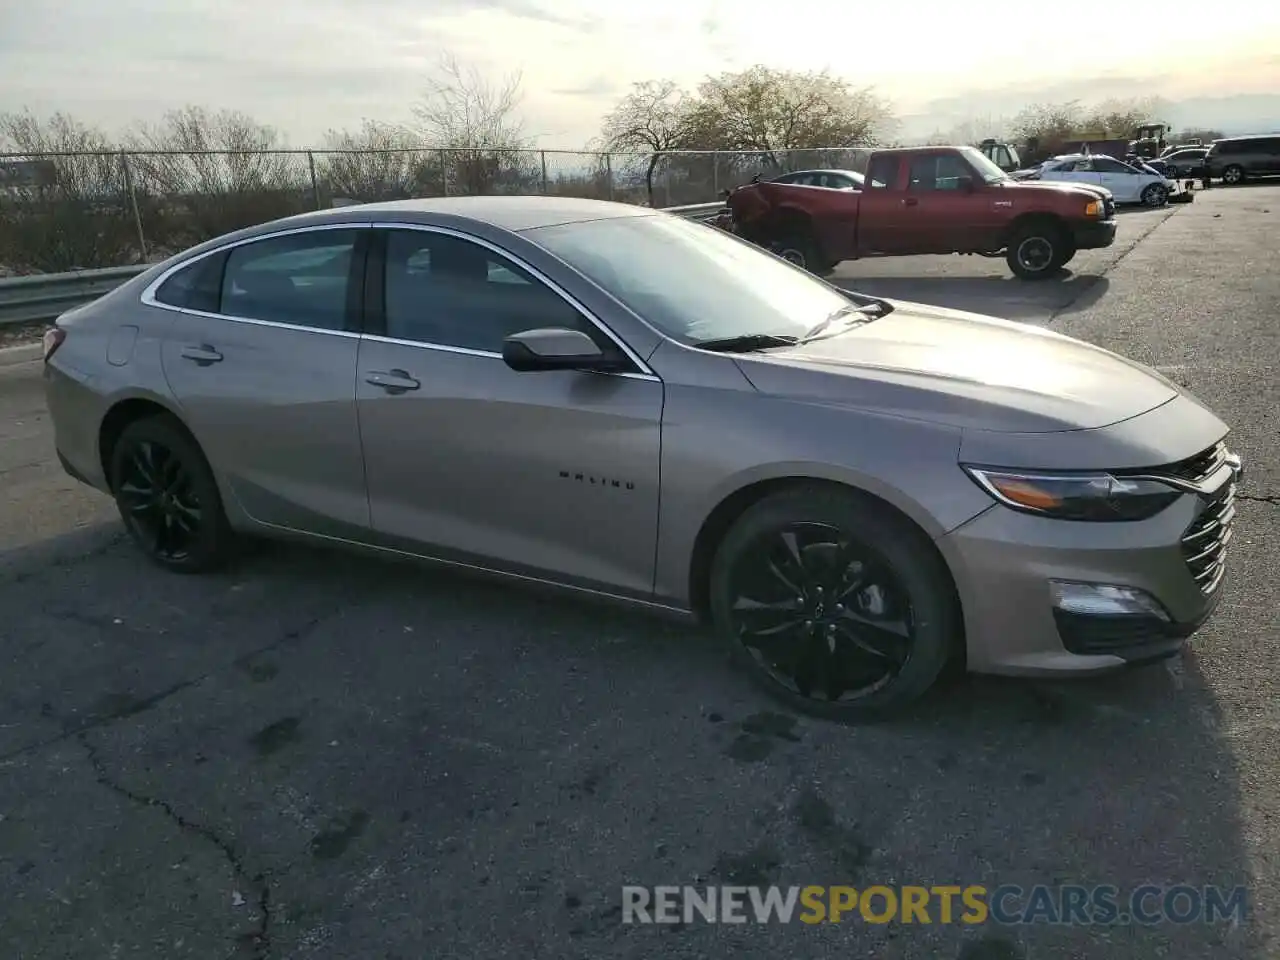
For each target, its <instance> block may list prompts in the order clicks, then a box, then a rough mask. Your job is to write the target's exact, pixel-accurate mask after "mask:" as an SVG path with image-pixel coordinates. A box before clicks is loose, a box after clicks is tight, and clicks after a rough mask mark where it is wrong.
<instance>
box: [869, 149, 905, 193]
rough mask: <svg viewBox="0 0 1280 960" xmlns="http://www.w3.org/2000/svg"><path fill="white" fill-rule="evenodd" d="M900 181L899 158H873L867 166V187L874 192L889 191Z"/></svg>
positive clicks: (891, 155) (886, 156)
mask: <svg viewBox="0 0 1280 960" xmlns="http://www.w3.org/2000/svg"><path fill="white" fill-rule="evenodd" d="M897 179H898V158H897V156H895V155H893V154H887V155H885V156H881V157H872V158H871V163H870V164H868V166H867V179H866V186H867V187H868V188H870V189H873V190H887V189H890V188H891V187H893V185H894V183H895V182H896V181H897Z"/></svg>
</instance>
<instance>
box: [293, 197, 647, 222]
mask: <svg viewBox="0 0 1280 960" xmlns="http://www.w3.org/2000/svg"><path fill="white" fill-rule="evenodd" d="M654 212H655V211H654V210H652V209H650V208H649V207H639V206H635V205H634V204H630V203H615V202H613V201H609V200H581V199H578V198H577V197H547V196H541V195H533V196H527V195H521V196H483V197H422V198H417V199H413V200H389V201H383V202H380V203H362V204H355V205H353V206H346V207H335V208H333V209H331V210H315V211H312V212H310V213H303V214H299V215H298V216H296V217H290V218H288V219H289V220H290V221H296V222H298V223H299V224H302V223H316V222H321V223H324V222H333V223H342V222H348V223H349V222H353V221H358V220H368V219H369V218H377V219H386V220H392V221H402V222H405V223H433V222H438V221H439V220H440V219H441V218H446V219H453V220H456V219H464V220H475V221H481V222H484V223H488V224H491V225H493V226H495V227H498V228H499V229H502V230H511V231H516V230H532V229H534V228H536V227H547V226H551V225H552V224H557V223H576V222H579V221H583V220H605V219H610V218H613V217H639V216H646V215H651V214H653V213H654ZM283 223H284V221H276V222H275V224H274V226H275V227H277V228H278V227H279V226H281V225H283Z"/></svg>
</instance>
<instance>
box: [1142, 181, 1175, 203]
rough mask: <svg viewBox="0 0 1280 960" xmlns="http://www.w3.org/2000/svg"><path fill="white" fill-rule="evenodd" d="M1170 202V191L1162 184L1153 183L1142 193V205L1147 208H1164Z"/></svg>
mask: <svg viewBox="0 0 1280 960" xmlns="http://www.w3.org/2000/svg"><path fill="white" fill-rule="evenodd" d="M1168 202H1169V191H1168V190H1167V189H1165V186H1164V184H1162V183H1153V184H1151V185H1150V186H1149V187H1147V188H1146V189H1145V190H1143V191H1142V205H1143V206H1145V207H1163V206H1164V205H1165V204H1167V203H1168Z"/></svg>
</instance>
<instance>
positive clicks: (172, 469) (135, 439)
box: [111, 417, 232, 573]
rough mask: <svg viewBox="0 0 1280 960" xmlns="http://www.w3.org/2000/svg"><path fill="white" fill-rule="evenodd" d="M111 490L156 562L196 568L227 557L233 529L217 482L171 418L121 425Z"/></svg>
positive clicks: (137, 540)
mask: <svg viewBox="0 0 1280 960" xmlns="http://www.w3.org/2000/svg"><path fill="white" fill-rule="evenodd" d="M111 489H112V491H113V493H114V494H115V499H116V505H117V508H118V509H119V511H120V517H121V519H122V520H123V521H124V525H125V528H126V529H127V530H128V531H129V534H130V536H131V537H132V538H133V540H134V542H135V543H137V545H138V546H139V547H140V548H141V549H142V550H143V552H144V553H146V555H147V556H148V557H149V558H150V559H151V560H153V561H154V562H156V563H158V564H159V565H160V566H162V567H165V568H166V569H169V570H175V571H179V572H192V573H194V572H199V571H204V570H208V569H212V568H214V567H216V566H219V565H221V563H223V562H224V561H225V560H226V559H228V557H229V555H230V552H231V543H232V534H231V531H230V529H229V527H228V525H227V520H226V516H225V514H224V512H223V508H222V500H221V497H220V496H219V494H218V487H217V482H216V481H215V480H214V477H213V473H212V471H211V470H210V469H209V466H208V463H207V462H206V461H205V458H204V455H203V454H202V453H201V452H200V448H199V447H198V446H197V445H196V443H195V442H194V441H193V440H192V439H190V437H189V436H188V435H187V434H186V432H185V431H184V430H182V429H181V428H180V427H178V426H177V425H176V424H174V423H172V422H171V421H170V420H169V418H167V417H151V418H147V419H145V420H138V421H135V422H134V423H131V424H130V425H129V426H128V427H126V428H125V430H124V432H123V433H122V434H121V435H120V438H119V439H118V440H117V442H116V445H115V449H114V450H113V452H112V458H111Z"/></svg>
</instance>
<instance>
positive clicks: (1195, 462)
mask: <svg viewBox="0 0 1280 960" xmlns="http://www.w3.org/2000/svg"><path fill="white" fill-rule="evenodd" d="M1226 459H1227V445H1226V444H1225V443H1217V444H1214V445H1213V446H1212V447H1210V448H1209V449H1208V450H1202V451H1200V452H1199V453H1197V454H1196V455H1195V456H1194V457H1187V458H1186V459H1185V460H1179V461H1178V462H1177V463H1171V464H1169V465H1168V466H1165V467H1160V468H1159V469H1158V470H1152V471H1150V472H1152V473H1160V474H1163V475H1164V476H1168V477H1177V478H1178V479H1179V480H1186V481H1187V482H1189V483H1200V482H1201V481H1202V480H1207V479H1208V478H1209V477H1211V476H1213V474H1214V473H1216V472H1217V471H1218V469H1219V468H1220V467H1221V466H1222V464H1223V463H1225V462H1226Z"/></svg>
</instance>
